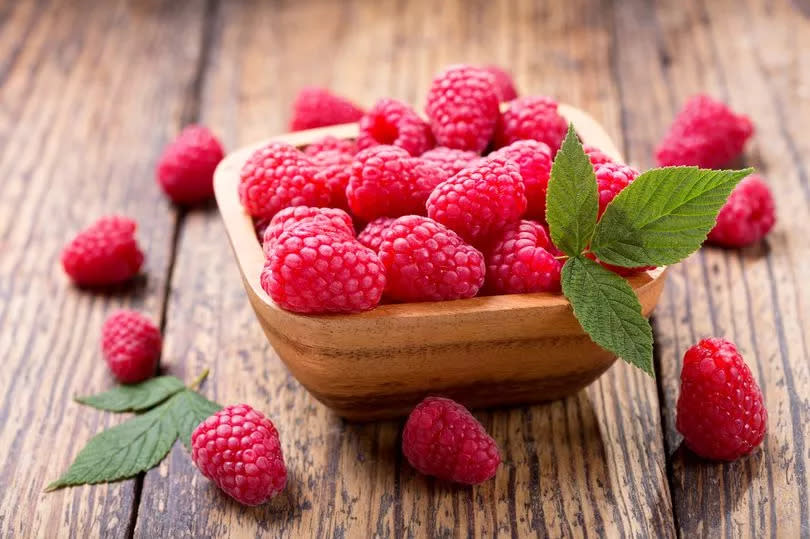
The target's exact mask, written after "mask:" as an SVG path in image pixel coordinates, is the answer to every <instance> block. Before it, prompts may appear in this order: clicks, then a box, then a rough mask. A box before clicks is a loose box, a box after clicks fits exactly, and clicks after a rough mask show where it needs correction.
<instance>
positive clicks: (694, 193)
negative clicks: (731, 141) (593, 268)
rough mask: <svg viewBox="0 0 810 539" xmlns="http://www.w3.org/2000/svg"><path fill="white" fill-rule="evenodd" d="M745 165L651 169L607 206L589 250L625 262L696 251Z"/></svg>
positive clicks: (660, 260) (655, 262)
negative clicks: (715, 168) (736, 166)
mask: <svg viewBox="0 0 810 539" xmlns="http://www.w3.org/2000/svg"><path fill="white" fill-rule="evenodd" d="M751 172H753V169H751V168H747V169H745V170H709V169H699V168H697V167H666V168H658V169H652V170H648V171H647V172H645V173H643V174H641V175H640V176H639V177H638V178H636V180H635V181H634V182H633V183H631V184H630V185H628V186H627V187H626V188H624V189H623V190H622V191H621V192H620V193H619V194H618V195H616V198H614V199H613V201H612V202H611V203H610V204H609V205H608V206H607V208H606V209H605V213H604V215H602V219H601V220H600V221H599V224H598V225H597V227H596V232H595V233H594V237H593V242H592V243H591V251H593V253H594V254H595V255H596V256H597V257H598V258H599V259H600V260H602V261H603V262H607V263H609V264H614V265H617V266H624V267H637V266H663V265H666V264H674V263H676V262H679V261H681V260H683V259H684V258H686V257H687V256H689V255H690V254H692V253H693V252H695V251H696V250H697V249H698V248H699V247H700V245H701V244H702V243H703V242H704V241H705V240H706V236H707V234H708V233H709V231H710V230H711V229H712V227H713V226H714V224H715V221H716V220H717V214H718V213H719V211H720V208H722V207H723V204H724V203H725V202H726V200H727V199H728V196H729V195H730V194H731V191H732V190H733V189H734V187H735V186H736V185H737V184H738V183H739V182H740V180H742V179H743V178H744V177H746V176H748V175H749V174H751Z"/></svg>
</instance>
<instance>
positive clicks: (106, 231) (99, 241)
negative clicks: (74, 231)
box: [62, 215, 143, 286]
mask: <svg viewBox="0 0 810 539" xmlns="http://www.w3.org/2000/svg"><path fill="white" fill-rule="evenodd" d="M136 227H137V225H136V224H135V221H133V220H132V219H128V218H126V217H120V216H117V215H114V216H109V217H102V218H101V219H99V220H98V221H96V222H95V223H93V224H92V225H90V226H89V227H87V228H86V229H84V230H82V231H81V232H79V234H78V235H77V236H76V237H75V238H73V240H71V241H70V243H68V244H67V245H66V246H65V247H64V249H63V250H62V267H63V268H65V273H67V274H68V276H69V277H70V278H71V279H72V280H73V282H75V283H76V284H77V285H79V286H104V285H111V284H117V283H121V282H124V281H127V280H129V279H131V278H132V277H134V276H135V275H137V274H138V271H139V270H140V269H141V265H142V264H143V253H142V252H141V250H140V249H139V248H138V243H137V242H136V241H135V228H136Z"/></svg>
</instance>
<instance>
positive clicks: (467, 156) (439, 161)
mask: <svg viewBox="0 0 810 539" xmlns="http://www.w3.org/2000/svg"><path fill="white" fill-rule="evenodd" d="M419 157H420V158H421V159H423V160H425V161H429V162H430V163H433V164H434V165H436V166H437V167H439V168H441V169H442V170H443V171H444V172H445V174H446V175H447V177H448V178H449V177H450V176H454V175H455V174H457V173H459V172H460V171H461V170H462V169H465V168H467V167H468V166H470V165H472V164H474V163H475V162H476V161H478V160H479V159H481V156H480V155H478V154H477V153H475V152H470V151H467V150H456V149H454V148H446V147H444V146H438V147H436V148H433V149H432V150H428V151H426V152H425V153H423V154H422V155H420V156H419Z"/></svg>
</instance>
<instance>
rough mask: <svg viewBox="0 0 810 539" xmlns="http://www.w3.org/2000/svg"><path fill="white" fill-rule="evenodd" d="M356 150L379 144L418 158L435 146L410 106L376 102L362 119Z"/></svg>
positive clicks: (382, 101)
mask: <svg viewBox="0 0 810 539" xmlns="http://www.w3.org/2000/svg"><path fill="white" fill-rule="evenodd" d="M359 128H360V134H359V135H358V137H357V147H358V148H359V149H361V150H364V149H366V148H371V147H372V146H377V145H380V144H384V145H389V146H396V147H398V148H402V149H403V150H405V151H407V152H408V153H409V154H411V155H415V156H416V155H421V154H422V153H424V152H425V151H427V150H429V149H430V148H432V147H433V146H434V145H435V144H436V142H435V141H434V140H433V133H431V132H430V126H429V125H428V124H427V123H426V122H425V121H424V120H423V119H422V118H421V117H420V116H419V115H418V114H417V113H416V111H414V110H413V109H412V108H411V107H410V106H408V105H406V104H405V103H403V102H401V101H397V100H396V99H389V98H385V99H380V100H379V101H377V103H376V104H375V105H374V106H373V107H372V108H371V110H369V111H368V112H367V113H366V114H365V115H364V116H363V117H362V118H360V125H359Z"/></svg>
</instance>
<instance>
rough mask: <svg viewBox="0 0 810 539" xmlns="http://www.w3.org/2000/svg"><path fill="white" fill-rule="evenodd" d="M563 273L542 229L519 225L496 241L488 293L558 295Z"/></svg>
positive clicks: (489, 259)
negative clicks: (547, 293)
mask: <svg viewBox="0 0 810 539" xmlns="http://www.w3.org/2000/svg"><path fill="white" fill-rule="evenodd" d="M561 270H562V264H561V263H560V261H559V260H557V259H555V258H554V254H553V253H552V252H551V241H549V239H548V234H547V233H546V230H545V229H544V228H543V226H542V225H540V224H539V223H535V222H533V221H518V222H516V223H512V224H510V225H508V226H507V227H506V228H505V229H504V230H502V231H500V233H499V234H498V235H497V236H496V237H495V238H494V242H493V247H492V249H491V250H490V252H489V256H488V257H487V289H488V290H489V291H491V292H492V293H495V294H527V293H532V292H559V291H560V271H561Z"/></svg>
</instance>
